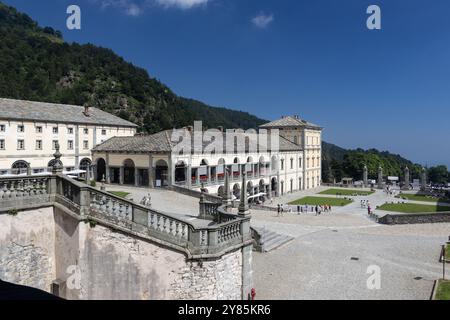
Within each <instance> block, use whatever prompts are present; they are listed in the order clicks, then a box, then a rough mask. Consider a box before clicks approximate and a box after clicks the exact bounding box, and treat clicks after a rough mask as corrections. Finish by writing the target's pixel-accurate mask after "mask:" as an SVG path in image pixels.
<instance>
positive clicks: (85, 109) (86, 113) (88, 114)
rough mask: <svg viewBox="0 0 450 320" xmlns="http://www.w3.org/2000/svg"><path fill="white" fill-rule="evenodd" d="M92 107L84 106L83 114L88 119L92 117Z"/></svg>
mask: <svg viewBox="0 0 450 320" xmlns="http://www.w3.org/2000/svg"><path fill="white" fill-rule="evenodd" d="M90 112H91V107H90V106H89V104H88V103H85V104H84V112H83V114H84V115H85V116H86V117H90V116H91V113H90Z"/></svg>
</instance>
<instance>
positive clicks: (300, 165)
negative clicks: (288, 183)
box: [298, 158, 302, 168]
mask: <svg viewBox="0 0 450 320" xmlns="http://www.w3.org/2000/svg"><path fill="white" fill-rule="evenodd" d="M298 167H299V168H301V167H302V158H298Z"/></svg>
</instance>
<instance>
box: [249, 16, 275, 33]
mask: <svg viewBox="0 0 450 320" xmlns="http://www.w3.org/2000/svg"><path fill="white" fill-rule="evenodd" d="M273 20H274V17H273V14H270V15H266V14H264V13H261V14H259V15H257V16H256V17H254V18H252V23H253V24H254V25H255V26H256V27H258V28H260V29H265V28H267V26H268V25H269V24H271V23H272V22H273Z"/></svg>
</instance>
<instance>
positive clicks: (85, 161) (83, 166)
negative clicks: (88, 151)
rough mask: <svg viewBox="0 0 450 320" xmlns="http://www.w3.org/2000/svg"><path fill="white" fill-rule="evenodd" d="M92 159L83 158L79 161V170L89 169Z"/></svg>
mask: <svg viewBox="0 0 450 320" xmlns="http://www.w3.org/2000/svg"><path fill="white" fill-rule="evenodd" d="M91 164H92V161H91V160H89V159H87V158H85V159H83V160H81V161H80V170H85V171H87V170H88V169H89V167H90V166H91Z"/></svg>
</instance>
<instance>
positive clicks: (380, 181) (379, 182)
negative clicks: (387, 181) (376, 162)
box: [378, 166, 383, 189]
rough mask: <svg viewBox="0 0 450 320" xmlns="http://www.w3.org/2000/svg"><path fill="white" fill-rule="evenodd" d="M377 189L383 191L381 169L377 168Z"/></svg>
mask: <svg viewBox="0 0 450 320" xmlns="http://www.w3.org/2000/svg"><path fill="white" fill-rule="evenodd" d="M378 189H383V168H382V167H381V166H380V167H379V168H378Z"/></svg>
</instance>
